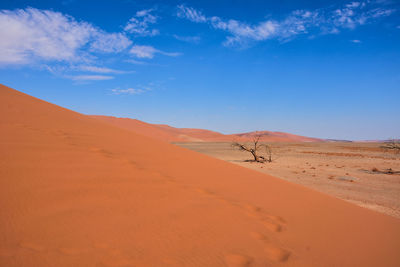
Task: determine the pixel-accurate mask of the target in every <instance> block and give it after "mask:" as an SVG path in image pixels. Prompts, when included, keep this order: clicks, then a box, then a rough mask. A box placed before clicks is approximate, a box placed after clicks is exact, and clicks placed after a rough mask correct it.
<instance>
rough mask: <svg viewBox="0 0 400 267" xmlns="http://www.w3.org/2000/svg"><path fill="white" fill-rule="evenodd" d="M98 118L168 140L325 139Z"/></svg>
mask: <svg viewBox="0 0 400 267" xmlns="http://www.w3.org/2000/svg"><path fill="white" fill-rule="evenodd" d="M91 117H94V118H96V119H99V120H102V121H106V122H108V123H110V124H112V125H114V126H118V127H120V128H123V129H126V130H130V131H133V132H135V133H138V134H143V135H146V136H149V137H152V138H156V139H159V140H162V141H167V142H231V141H242V142H243V141H244V142H246V141H251V140H253V138H254V137H255V136H256V135H261V138H260V141H262V142H322V141H324V140H322V139H318V138H311V137H305V136H300V135H294V134H288V133H281V132H271V131H259V132H250V133H241V134H228V135H225V134H221V133H218V132H214V131H210V130H203V129H190V128H175V127H171V126H168V125H160V124H150V123H146V122H143V121H140V120H135V119H128V118H117V117H111V116H98V115H93V116H91Z"/></svg>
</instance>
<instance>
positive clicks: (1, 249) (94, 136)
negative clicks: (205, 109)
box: [0, 86, 400, 267]
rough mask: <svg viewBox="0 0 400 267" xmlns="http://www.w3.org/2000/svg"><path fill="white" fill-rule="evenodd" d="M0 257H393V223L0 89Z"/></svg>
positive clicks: (156, 261)
mask: <svg viewBox="0 0 400 267" xmlns="http://www.w3.org/2000/svg"><path fill="white" fill-rule="evenodd" d="M0 114H1V116H0V134H1V135H0V137H1V138H0V203H1V205H0V266H7V267H13V266H40V267H45V266H58V267H63V266H274V265H277V266H278V265H279V266H280V265H285V266H400V253H399V248H400V221H399V220H398V219H395V218H392V217H389V216H386V215H383V214H379V213H376V212H373V211H370V210H367V209H363V208H360V207H357V206H354V205H352V204H349V203H347V202H344V201H341V200H338V199H336V198H333V197H330V196H326V195H324V194H321V193H318V192H315V191H312V190H310V189H307V188H304V187H301V186H298V185H294V184H291V183H288V182H285V181H283V180H280V179H277V178H274V177H271V176H267V175H264V174H261V173H259V172H255V171H252V170H249V169H245V168H242V167H239V166H236V165H232V164H230V163H227V162H223V161H220V160H217V159H213V158H209V157H207V156H204V155H201V154H198V153H195V152H192V151H189V150H186V149H183V148H180V147H177V146H174V145H172V144H168V143H166V142H162V141H157V140H155V139H151V138H149V137H146V136H142V135H139V134H135V133H133V132H131V131H127V130H124V129H121V128H118V127H114V126H111V125H110V124H107V123H105V122H102V121H99V120H97V119H94V118H91V117H89V116H85V115H82V114H79V113H76V112H73V111H70V110H67V109H64V108H61V107H58V106H55V105H53V104H50V103H47V102H44V101H41V100H39V99H36V98H33V97H31V96H28V95H26V94H23V93H20V92H18V91H15V90H12V89H10V88H7V87H5V86H1V87H0Z"/></svg>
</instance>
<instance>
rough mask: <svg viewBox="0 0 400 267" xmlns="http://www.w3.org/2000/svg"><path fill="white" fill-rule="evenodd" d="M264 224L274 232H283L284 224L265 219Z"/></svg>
mask: <svg viewBox="0 0 400 267" xmlns="http://www.w3.org/2000/svg"><path fill="white" fill-rule="evenodd" d="M262 224H263V225H264V226H265V228H267V229H268V230H270V231H272V232H277V233H279V232H282V230H283V227H282V225H280V224H277V223H273V222H270V221H266V220H263V221H262Z"/></svg>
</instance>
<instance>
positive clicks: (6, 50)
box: [0, 8, 132, 65]
mask: <svg viewBox="0 0 400 267" xmlns="http://www.w3.org/2000/svg"><path fill="white" fill-rule="evenodd" d="M0 26H1V27H0V36H1V39H0V64H3V65H7V64H29V63H32V62H35V61H58V62H60V61H64V62H77V61H88V60H89V59H90V57H91V56H92V55H91V54H90V53H88V51H90V52H92V53H116V52H121V51H122V50H124V49H126V48H127V47H129V46H130V45H131V44H132V41H131V40H129V38H128V37H126V36H125V34H122V33H107V32H105V31H103V30H101V29H99V28H97V27H95V26H93V25H92V24H90V23H87V22H78V21H76V20H75V19H74V18H72V17H70V16H67V15H64V14H62V13H59V12H54V11H50V10H39V9H35V8H27V9H24V10H23V9H17V10H14V11H10V10H1V11H0ZM88 47H89V49H88Z"/></svg>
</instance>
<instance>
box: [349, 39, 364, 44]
mask: <svg viewBox="0 0 400 267" xmlns="http://www.w3.org/2000/svg"><path fill="white" fill-rule="evenodd" d="M350 42H352V43H355V44H359V43H361V40H357V39H354V40H351V41H350Z"/></svg>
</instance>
